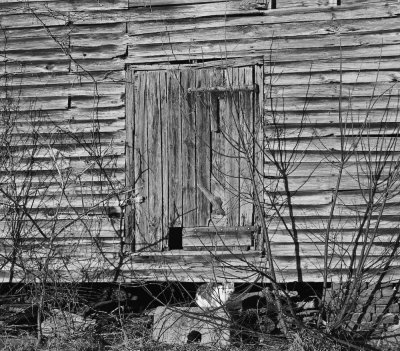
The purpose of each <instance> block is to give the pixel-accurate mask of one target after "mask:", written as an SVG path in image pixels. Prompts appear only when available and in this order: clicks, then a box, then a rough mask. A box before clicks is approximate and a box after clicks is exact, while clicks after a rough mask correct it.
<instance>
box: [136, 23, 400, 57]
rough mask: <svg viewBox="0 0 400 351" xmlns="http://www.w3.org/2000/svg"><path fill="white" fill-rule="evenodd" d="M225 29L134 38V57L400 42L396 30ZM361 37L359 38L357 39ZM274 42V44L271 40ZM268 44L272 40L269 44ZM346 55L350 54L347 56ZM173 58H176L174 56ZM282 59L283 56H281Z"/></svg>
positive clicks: (394, 43) (346, 48)
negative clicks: (251, 33)
mask: <svg viewBox="0 0 400 351" xmlns="http://www.w3.org/2000/svg"><path fill="white" fill-rule="evenodd" d="M222 32H223V29H221V33H220V35H214V36H213V37H214V38H216V39H215V40H210V39H207V37H208V36H209V35H210V34H209V33H207V31H206V33H207V37H203V38H200V39H197V38H196V37H194V38H190V39H189V40H188V41H186V40H185V41H184V42H175V41H173V38H170V37H169V36H166V37H164V38H163V37H161V38H160V40H159V42H155V40H154V39H152V40H150V41H149V42H148V44H142V43H141V42H140V43H137V42H136V43H135V41H132V42H131V43H130V44H129V48H130V50H131V51H133V52H132V58H131V53H129V54H130V59H132V60H135V59H139V58H140V57H149V58H151V57H152V56H160V55H161V54H164V55H168V56H171V57H172V56H173V54H175V55H176V56H177V57H179V56H180V55H184V54H186V55H189V53H190V55H200V54H201V53H202V52H203V54H204V56H205V57H208V56H207V55H214V57H215V58H216V59H217V58H218V55H219V57H224V54H225V52H226V53H228V54H229V56H231V55H232V56H233V55H235V53H236V52H237V51H239V52H240V51H243V52H244V51H245V49H246V48H247V49H250V50H251V51H252V52H253V54H254V53H257V52H264V53H266V52H268V49H269V48H272V50H273V51H274V52H277V54H278V55H279V53H280V51H281V50H287V49H291V50H295V49H298V50H299V49H307V51H310V50H313V49H314V48H315V49H318V50H322V49H323V50H325V49H329V50H332V49H335V48H336V49H337V50H338V51H340V48H342V50H343V51H344V50H350V49H352V48H360V47H361V48H369V47H373V46H375V47H378V48H381V47H383V46H386V45H393V46H395V45H398V44H399V35H398V33H394V34H393V35H392V36H390V35H388V36H385V40H384V41H383V42H382V36H381V35H379V34H376V35H375V34H374V35H365V38H362V36H361V35H356V36H354V37H353V38H352V37H346V36H344V37H341V39H339V38H337V37H335V36H322V37H315V38H311V39H308V38H307V39H304V38H302V39H298V38H294V39H285V40H282V39H279V38H278V39H268V38H262V37H258V36H255V37H254V38H248V37H246V38H245V39H244V38H243V33H241V32H240V31H238V32H237V35H236V38H234V39H230V38H227V40H225V39H223V34H222ZM359 37H360V38H359ZM357 40H359V41H357ZM268 41H270V43H268ZM266 43H268V44H267V45H266ZM136 51H141V52H140V53H136ZM344 57H346V56H344ZM272 59H273V60H275V54H273V58H272ZM171 60H172V59H171ZM278 60H279V59H278Z"/></svg>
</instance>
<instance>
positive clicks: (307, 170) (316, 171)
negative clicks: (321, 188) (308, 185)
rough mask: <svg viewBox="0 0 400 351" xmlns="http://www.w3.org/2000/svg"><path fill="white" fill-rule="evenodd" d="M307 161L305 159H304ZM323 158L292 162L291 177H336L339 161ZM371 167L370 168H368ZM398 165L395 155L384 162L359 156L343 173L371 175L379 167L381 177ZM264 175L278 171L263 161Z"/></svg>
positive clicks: (349, 163) (268, 175) (277, 176)
mask: <svg viewBox="0 0 400 351" xmlns="http://www.w3.org/2000/svg"><path fill="white" fill-rule="evenodd" d="M306 161H307V159H306ZM323 161H324V158H323V157H321V162H318V163H315V162H304V160H301V161H300V162H293V170H292V171H291V172H290V175H291V177H307V176H310V175H311V176H313V175H314V176H316V177H330V176H334V177H336V176H337V175H338V172H339V167H340V162H339V161H338V160H337V162H332V163H330V164H329V163H327V160H326V159H325V161H326V162H323ZM369 167H371V169H369ZM397 167H398V159H397V156H394V157H393V159H392V157H388V159H387V160H385V162H383V161H382V162H381V163H380V162H376V161H373V160H368V159H366V158H365V157H362V156H361V157H360V158H359V160H358V161H356V162H351V161H349V162H347V163H346V165H345V167H344V175H354V174H357V172H359V174H360V175H364V176H368V175H371V173H372V172H373V170H375V169H381V170H382V177H386V176H387V175H389V174H390V172H395V171H396V168H397ZM264 176H266V177H268V178H275V177H276V178H279V172H278V171H277V169H276V168H275V167H274V165H273V163H265V166H264ZM356 194H357V192H354V193H350V194H349V195H350V196H353V195H356Z"/></svg>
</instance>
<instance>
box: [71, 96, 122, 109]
mask: <svg viewBox="0 0 400 351" xmlns="http://www.w3.org/2000/svg"><path fill="white" fill-rule="evenodd" d="M122 106H125V101H124V96H123V95H122V94H119V95H100V96H98V97H93V96H91V97H88V96H78V95H75V96H73V97H72V98H71V107H72V108H90V107H92V108H94V109H95V108H97V107H122Z"/></svg>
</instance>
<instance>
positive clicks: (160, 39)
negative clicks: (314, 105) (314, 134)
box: [130, 21, 399, 49]
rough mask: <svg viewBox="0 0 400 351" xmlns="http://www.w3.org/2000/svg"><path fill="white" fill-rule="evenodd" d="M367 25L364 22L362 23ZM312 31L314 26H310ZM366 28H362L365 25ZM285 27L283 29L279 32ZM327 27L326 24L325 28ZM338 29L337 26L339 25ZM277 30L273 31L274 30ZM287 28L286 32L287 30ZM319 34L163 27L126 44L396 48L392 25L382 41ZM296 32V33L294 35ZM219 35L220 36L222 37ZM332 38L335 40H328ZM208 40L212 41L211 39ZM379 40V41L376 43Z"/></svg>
mask: <svg viewBox="0 0 400 351" xmlns="http://www.w3.org/2000/svg"><path fill="white" fill-rule="evenodd" d="M364 22H367V21H364ZM312 24H313V26H314V28H315V23H312ZM365 25H366V24H365ZM284 26H287V27H288V29H286V28H280V27H284ZM327 26H328V24H327ZM339 26H340V25H339ZM274 27H277V28H274ZM289 28H290V29H289ZM301 28H302V29H303V30H304V28H303V26H302V27H301ZM316 28H318V29H319V31H318V32H317V31H315V32H314V33H313V32H312V29H310V32H308V33H307V32H305V33H302V32H301V31H299V29H298V28H291V27H289V25H275V26H268V25H267V24H263V25H249V24H247V25H241V26H234V27H226V28H225V27H223V26H221V27H217V26H215V27H210V28H202V29H188V30H179V31H174V30H171V29H170V28H169V27H168V25H165V27H164V31H163V32H162V33H154V34H148V33H144V34H143V35H138V33H135V32H133V33H132V35H131V37H130V42H131V43H133V44H140V45H148V44H164V45H165V44H167V43H174V44H175V43H176V44H179V45H181V44H182V43H188V42H193V41H196V42H213V41H214V40H215V41H217V40H221V38H222V37H223V36H224V37H225V39H226V40H232V41H237V40H239V39H242V38H243V35H245V36H246V39H248V40H255V39H257V40H262V41H264V44H266V43H270V46H271V47H272V48H274V49H286V48H296V47H299V48H301V47H305V48H310V47H332V46H337V45H338V43H339V42H341V43H342V46H343V47H347V46H361V45H364V46H368V45H376V44H396V43H398V41H399V38H398V36H399V34H398V31H399V25H398V23H397V26H396V25H395V24H393V26H392V27H391V29H390V30H389V29H386V30H385V37H384V38H382V35H381V31H380V30H379V27H378V28H376V27H369V28H373V30H372V29H371V30H370V31H368V30H361V29H360V30H357V29H355V28H352V29H353V30H352V31H349V32H348V33H347V32H346V30H345V29H343V30H342V29H341V28H342V27H339V28H340V30H338V32H337V33H332V32H329V29H330V27H328V28H327V30H326V32H325V33H324V32H321V29H320V27H316ZM296 29H297V31H296ZM142 31H143V28H142ZM222 32H223V33H224V34H223V35H222ZM281 33H282V34H281ZM332 34H336V36H339V35H340V38H339V37H335V35H334V36H332ZM211 38H212V39H211ZM379 39H380V41H379Z"/></svg>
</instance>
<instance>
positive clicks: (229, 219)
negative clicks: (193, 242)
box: [127, 66, 262, 250]
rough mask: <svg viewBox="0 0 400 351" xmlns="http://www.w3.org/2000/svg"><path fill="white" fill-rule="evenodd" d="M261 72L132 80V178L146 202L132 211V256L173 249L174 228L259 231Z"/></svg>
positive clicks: (199, 72) (210, 71)
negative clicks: (255, 179)
mask: <svg viewBox="0 0 400 351" xmlns="http://www.w3.org/2000/svg"><path fill="white" fill-rule="evenodd" d="M261 72H262V68H261V67H259V66H251V67H235V68H186V69H181V70H173V69H169V70H158V71H133V72H132V73H131V74H132V76H131V83H132V85H133V89H131V90H132V91H133V92H132V95H133V97H132V101H131V102H130V103H129V104H127V108H128V109H129V108H130V107H129V106H131V111H128V113H127V116H128V117H127V118H128V119H129V118H130V119H131V121H132V123H128V124H127V125H128V126H129V125H130V126H131V127H130V128H132V129H133V133H132V136H131V139H132V140H131V141H130V139H129V138H128V142H130V143H131V147H132V150H133V152H132V153H131V155H129V153H127V156H128V157H129V158H130V160H129V162H128V165H131V166H129V167H132V168H133V171H132V170H128V174H129V173H130V174H131V176H130V178H131V179H130V184H131V185H132V186H134V188H135V190H136V194H139V195H140V196H143V197H144V199H145V200H144V201H143V202H142V203H136V204H134V206H133V207H134V214H133V215H134V221H133V222H134V228H133V230H134V244H135V250H162V249H166V248H168V247H167V246H168V244H167V240H166V238H167V235H168V233H169V231H170V228H173V227H183V228H187V227H204V226H219V227H221V226H227V227H235V226H251V225H253V224H254V221H255V219H254V206H253V194H252V192H253V186H252V179H251V175H252V174H253V173H254V169H253V167H254V166H257V165H256V160H255V143H254V141H255V135H256V134H257V130H258V129H259V126H258V125H257V124H258V123H259V121H260V119H259V118H258V116H259V112H258V109H259V101H260V96H262V93H261V89H260V85H261V86H262V78H261V77H262V75H261ZM127 98H128V99H129V97H127ZM128 122H129V121H128ZM128 133H129V131H128ZM129 171H130V172H129Z"/></svg>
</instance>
